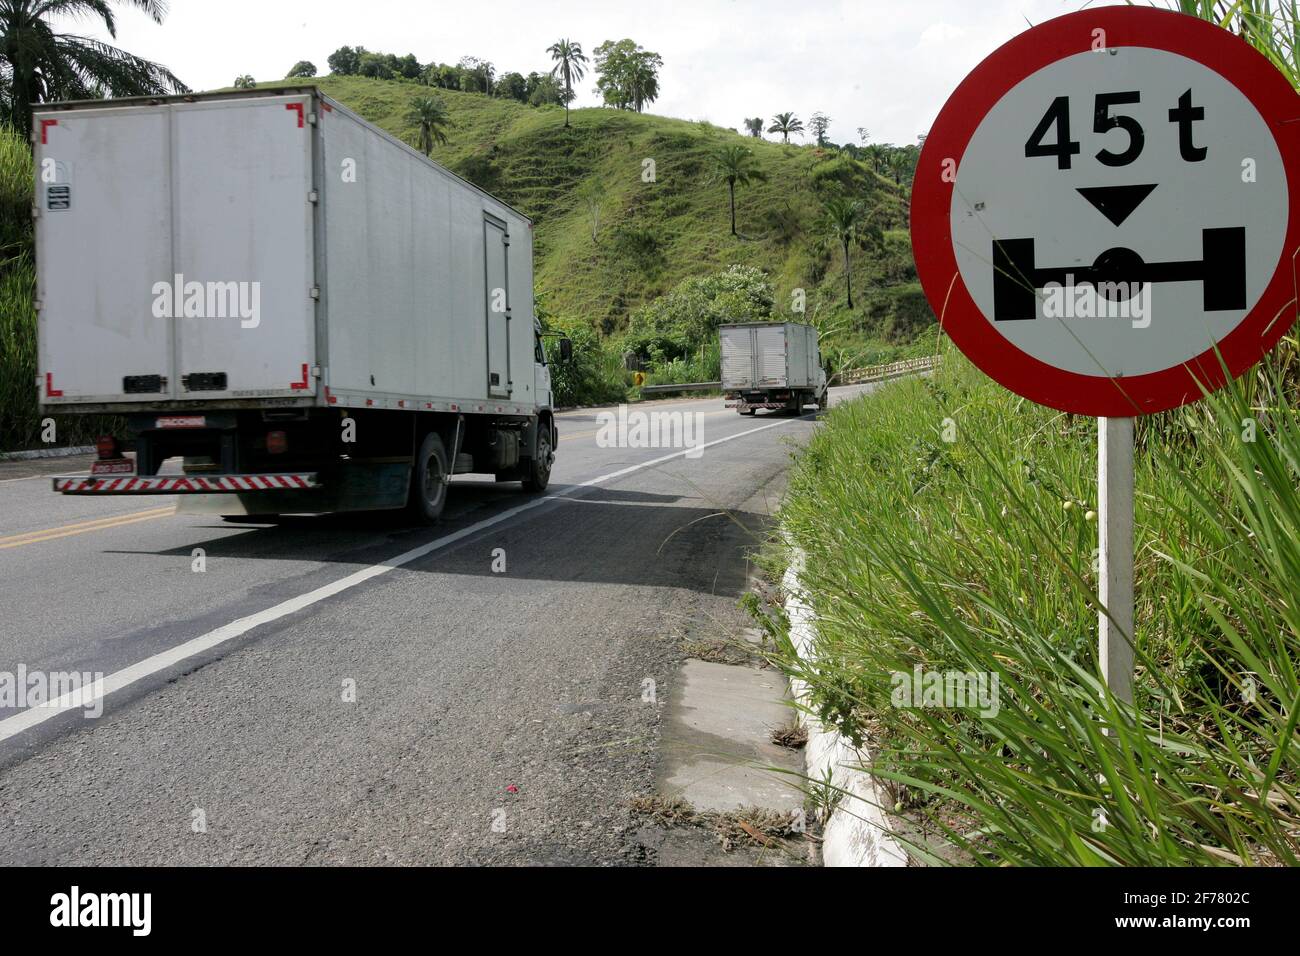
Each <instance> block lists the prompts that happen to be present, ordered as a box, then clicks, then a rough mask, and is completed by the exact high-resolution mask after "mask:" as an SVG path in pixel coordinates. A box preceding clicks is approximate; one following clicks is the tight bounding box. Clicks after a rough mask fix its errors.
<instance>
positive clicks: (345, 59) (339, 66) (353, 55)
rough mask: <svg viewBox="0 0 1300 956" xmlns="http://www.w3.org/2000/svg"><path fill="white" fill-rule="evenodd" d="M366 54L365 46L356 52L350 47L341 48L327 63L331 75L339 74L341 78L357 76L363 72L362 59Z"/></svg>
mask: <svg viewBox="0 0 1300 956" xmlns="http://www.w3.org/2000/svg"><path fill="white" fill-rule="evenodd" d="M365 54H366V48H365V47H363V46H359V47H357V48H356V49H355V50H354V49H353V48H352V47H350V46H341V47H339V48H338V49H337V50H335V51H334V52H333V53H331V54H330V55H329V58H328V59H327V60H326V61H325V63H326V64H327V65H328V66H329V68H330V72H331V73H337V74H338V75H339V76H356V75H357V74H358V73H359V72H360V71H361V58H362V57H363V56H364V55H365Z"/></svg>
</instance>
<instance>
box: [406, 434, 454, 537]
mask: <svg viewBox="0 0 1300 956" xmlns="http://www.w3.org/2000/svg"><path fill="white" fill-rule="evenodd" d="M450 480H451V469H450V468H449V467H448V466H447V450H446V449H445V448H444V447H443V444H442V439H441V438H439V437H438V436H437V435H435V434H434V433H433V432H430V433H429V434H427V435H425V436H424V441H422V442H420V451H419V452H418V453H417V454H416V456H415V466H414V467H413V468H412V469H411V500H410V505H409V508H410V511H411V515H412V516H413V517H415V518H417V519H419V520H420V521H423V522H425V523H427V524H433V523H434V522H435V521H437V520H438V517H439V516H440V515H441V514H442V509H443V506H444V505H446V504H447V482H448V481H450Z"/></svg>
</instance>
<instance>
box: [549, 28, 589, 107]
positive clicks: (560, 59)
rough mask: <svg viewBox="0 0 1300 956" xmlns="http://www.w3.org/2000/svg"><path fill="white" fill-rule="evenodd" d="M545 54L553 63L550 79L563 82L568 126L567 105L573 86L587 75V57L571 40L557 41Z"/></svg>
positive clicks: (571, 99)
mask: <svg viewBox="0 0 1300 956" xmlns="http://www.w3.org/2000/svg"><path fill="white" fill-rule="evenodd" d="M546 52H547V53H549V54H550V55H551V59H552V60H554V61H555V66H554V67H552V68H551V78H552V79H554V80H557V81H559V80H563V81H564V92H565V94H566V96H565V99H564V125H565V127H566V128H567V127H568V125H569V104H570V103H571V102H573V98H574V92H573V84H574V83H576V82H578V81H580V80H581V79H582V78H583V77H584V76H586V74H587V57H586V55H585V54H584V53H583V52H582V44H581V43H574V42H573V41H572V40H558V41H557V42H555V43H552V44H551V45H550V46H549V47H547V48H546Z"/></svg>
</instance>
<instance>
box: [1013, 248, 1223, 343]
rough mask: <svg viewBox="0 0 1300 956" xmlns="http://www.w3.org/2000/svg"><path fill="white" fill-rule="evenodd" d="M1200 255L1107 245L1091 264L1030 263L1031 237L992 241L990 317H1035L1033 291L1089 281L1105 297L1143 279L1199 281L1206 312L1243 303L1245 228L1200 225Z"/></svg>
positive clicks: (1121, 294)
mask: <svg viewBox="0 0 1300 956" xmlns="http://www.w3.org/2000/svg"><path fill="white" fill-rule="evenodd" d="M1201 252H1202V258H1201V259H1200V260H1187V261H1183V262H1143V261H1142V257H1141V256H1140V255H1138V254H1137V253H1136V252H1134V251H1133V250H1132V249H1125V248H1123V247H1118V248H1114V249H1107V250H1106V251H1105V252H1103V253H1102V254H1101V255H1099V256H1098V257H1097V259H1096V261H1095V262H1093V264H1092V265H1091V266H1064V267H1053V266H1047V267H1044V268H1041V269H1040V268H1038V267H1037V266H1036V265H1034V240H1033V239H994V240H993V321H995V322H1019V321H1023V320H1026V319H1034V318H1037V317H1038V296H1037V291H1038V290H1039V289H1042V288H1043V287H1044V286H1047V285H1050V284H1052V283H1057V284H1059V285H1061V286H1065V285H1067V284H1068V283H1070V282H1073V283H1074V284H1075V285H1076V286H1078V285H1091V286H1092V287H1093V288H1094V289H1096V290H1097V291H1098V292H1099V293H1103V294H1105V297H1106V298H1107V299H1112V300H1125V299H1128V298H1129V297H1130V295H1131V292H1130V290H1139V289H1141V283H1144V282H1200V283H1201V292H1202V302H1203V306H1202V307H1203V308H1204V309H1205V311H1206V312H1223V311H1231V310H1241V309H1245V308H1246V230H1245V228H1244V227H1232V228H1228V229H1202V230H1201Z"/></svg>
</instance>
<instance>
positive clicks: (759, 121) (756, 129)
mask: <svg viewBox="0 0 1300 956" xmlns="http://www.w3.org/2000/svg"><path fill="white" fill-rule="evenodd" d="M745 129H746V130H747V131H748V132H749V135H750V136H752V137H754V138H755V139H758V138H759V137H760V136H762V135H763V117H761V116H755V117H754V118H753V119H747V120H745Z"/></svg>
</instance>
